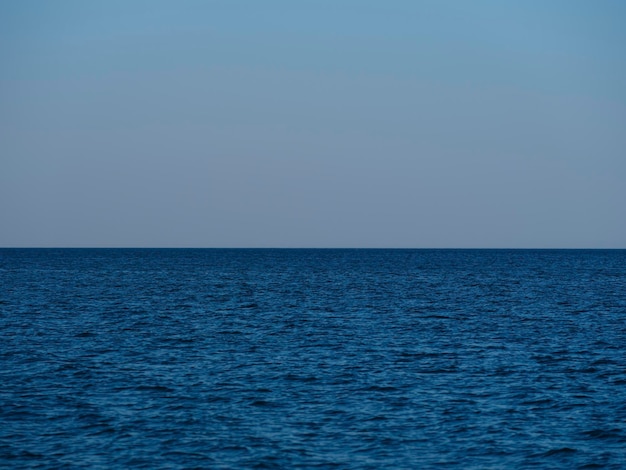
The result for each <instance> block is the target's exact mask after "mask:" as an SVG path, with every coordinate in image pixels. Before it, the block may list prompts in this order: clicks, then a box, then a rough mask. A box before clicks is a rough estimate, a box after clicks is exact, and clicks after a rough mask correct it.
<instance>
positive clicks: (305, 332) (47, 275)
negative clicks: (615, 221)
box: [0, 249, 626, 469]
mask: <svg viewBox="0 0 626 470" xmlns="http://www.w3.org/2000/svg"><path fill="white" fill-rule="evenodd" d="M0 467H3V468H4V467H6V468H49V469H57V468H68V469H69V468H102V469H105V468H106V469H109V468H120V469H122V468H124V469H126V468H131V469H134V468H145V469H155V468H168V469H178V468H181V469H182V468H215V469H222V468H223V469H226V468H333V469H348V468H372V469H377V468H385V469H393V468H407V469H409V468H438V467H445V468H462V469H469V468H626V251H623V250H607V251H603V250H590V251H584V250H358V249H355V250H273V249H267V250H257V249H241V250H221V249H219V250H218V249H206V250H202V249H199V250H187V249H177V250H167V249H3V250H0Z"/></svg>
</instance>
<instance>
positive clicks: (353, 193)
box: [0, 0, 626, 248]
mask: <svg viewBox="0 0 626 470" xmlns="http://www.w3.org/2000/svg"><path fill="white" fill-rule="evenodd" d="M625 24H626V2H623V1H619V0H615V1H609V0H594V1H582V0H553V1H545V0H528V1H523V2H514V1H502V0H476V1H471V2H470V1H464V0H457V1H452V0H450V1H446V0H443V1H442V0H430V1H419V0H388V1H384V2H383V1H376V2H374V1H367V0H348V1H345V0H344V1H342V0H334V1H330V0H299V1H294V0H289V1H288V0H265V1H253V0H250V1H241V0H223V1H221V0H214V1H211V0H206V1H197V0H194V1H191V0H180V1H173V0H172V1H162V0H154V1H147V0H146V1H132V0H125V1H121V0H107V1H101V2H85V1H81V0H73V1H68V0H58V1H33V0H20V1H8V0H0V246H7V247H8V246H42V247H43V246H63V247H71V246H75V247H83V246H90V247H118V246H128V247H140V246H147V247H416V248H421V247H423V248H429V247H451V248H454V247H460V248H465V247H477V248H478V247H481V248H482V247H485V248H489V247H493V248H502V247H511V248H516V247H519V248H552V247H563V248H626V210H625V209H624V206H625V205H626V27H624V25H625Z"/></svg>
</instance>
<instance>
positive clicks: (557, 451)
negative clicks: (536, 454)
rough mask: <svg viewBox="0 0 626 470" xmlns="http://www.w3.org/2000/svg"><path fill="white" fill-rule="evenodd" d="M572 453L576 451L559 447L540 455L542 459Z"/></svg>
mask: <svg viewBox="0 0 626 470" xmlns="http://www.w3.org/2000/svg"><path fill="white" fill-rule="evenodd" d="M574 452H577V450H576V449H572V448H571V447H561V448H560V449H550V450H549V451H547V452H544V453H543V454H542V456H543V457H551V456H553V455H567V454H573V453H574Z"/></svg>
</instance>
